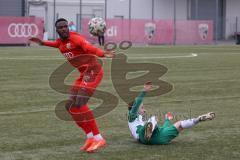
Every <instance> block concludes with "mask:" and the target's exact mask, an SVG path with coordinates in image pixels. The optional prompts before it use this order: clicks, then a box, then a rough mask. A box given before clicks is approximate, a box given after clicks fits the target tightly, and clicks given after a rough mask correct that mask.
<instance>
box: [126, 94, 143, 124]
mask: <svg viewBox="0 0 240 160" xmlns="http://www.w3.org/2000/svg"><path fill="white" fill-rule="evenodd" d="M145 95H146V92H145V91H142V92H141V93H140V94H139V95H138V96H137V98H135V101H134V103H133V106H132V109H131V110H130V111H129V115H128V120H129V122H131V121H133V120H134V119H135V118H137V116H138V109H139V107H140V105H141V103H142V102H143V98H144V96H145Z"/></svg>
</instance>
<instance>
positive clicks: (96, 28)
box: [88, 17, 106, 36]
mask: <svg viewBox="0 0 240 160" xmlns="http://www.w3.org/2000/svg"><path fill="white" fill-rule="evenodd" d="M88 31H89V33H90V34H91V35H93V36H101V35H103V34H104V32H105V31H106V22H105V21H104V19H103V18H100V17H95V18H92V19H91V20H90V21H89V22H88Z"/></svg>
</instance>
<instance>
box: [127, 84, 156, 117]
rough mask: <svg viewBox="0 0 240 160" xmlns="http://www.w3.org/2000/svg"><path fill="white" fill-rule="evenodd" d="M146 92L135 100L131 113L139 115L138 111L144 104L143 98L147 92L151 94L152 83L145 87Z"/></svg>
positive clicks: (141, 93)
mask: <svg viewBox="0 0 240 160" xmlns="http://www.w3.org/2000/svg"><path fill="white" fill-rule="evenodd" d="M143 89H144V91H142V92H140V94H139V95H138V96H137V98H135V101H134V105H133V107H132V109H131V113H137V112H138V109H139V107H140V105H141V103H142V102H143V98H144V97H145V95H146V92H149V91H150V90H151V89H152V82H146V83H145V84H144V87H143Z"/></svg>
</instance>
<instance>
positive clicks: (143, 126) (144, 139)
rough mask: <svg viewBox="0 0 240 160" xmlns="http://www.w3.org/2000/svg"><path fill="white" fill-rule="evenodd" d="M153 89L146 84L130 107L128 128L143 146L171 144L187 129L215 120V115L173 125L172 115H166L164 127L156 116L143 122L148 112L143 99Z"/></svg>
mask: <svg viewBox="0 0 240 160" xmlns="http://www.w3.org/2000/svg"><path fill="white" fill-rule="evenodd" d="M151 89H152V84H151V82H147V83H145V84H144V91H142V92H141V93H140V94H139V95H138V97H137V98H136V99H135V100H134V101H133V102H131V103H130V104H129V106H128V110H129V111H128V126H129V129H130V131H131V133H132V136H133V138H134V139H136V140H138V141H139V142H140V143H142V144H148V145H161V144H168V143H170V142H171V141H172V140H173V139H174V138H175V137H177V136H178V134H179V133H180V132H181V131H182V130H183V129H186V128H191V127H193V126H195V125H197V124H198V123H199V122H202V121H206V120H212V119H214V118H215V113H213V112H209V113H207V114H204V115H201V116H198V117H197V118H193V119H187V120H182V121H178V122H176V123H174V124H171V122H170V120H171V119H173V115H172V114H171V113H167V114H166V115H165V121H164V123H163V125H162V126H161V125H159V124H158V122H157V118H156V117H155V116H152V117H150V118H149V119H148V120H147V121H143V116H144V114H145V113H146V110H145V108H144V105H143V98H144V96H145V95H146V93H147V92H148V91H150V90H151Z"/></svg>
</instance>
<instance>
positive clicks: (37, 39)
mask: <svg viewBox="0 0 240 160" xmlns="http://www.w3.org/2000/svg"><path fill="white" fill-rule="evenodd" d="M29 40H30V41H32V42H35V43H37V44H39V45H42V44H43V41H42V40H41V39H39V38H37V37H31V38H29Z"/></svg>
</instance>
